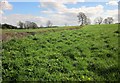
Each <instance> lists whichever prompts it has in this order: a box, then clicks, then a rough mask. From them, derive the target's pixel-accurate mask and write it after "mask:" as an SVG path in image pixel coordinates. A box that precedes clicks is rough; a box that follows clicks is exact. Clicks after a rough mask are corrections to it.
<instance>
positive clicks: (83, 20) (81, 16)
mask: <svg viewBox="0 0 120 83" xmlns="http://www.w3.org/2000/svg"><path fill="white" fill-rule="evenodd" d="M77 17H78V22H79V23H80V26H83V25H90V24H91V20H90V18H88V17H87V16H86V15H85V13H83V12H79V13H78V15H77ZM113 21H114V19H113V18H112V17H107V18H105V19H103V18H102V17H97V18H95V19H94V23H95V24H99V25H100V24H112V23H113ZM17 25H18V27H17V26H13V25H9V24H0V28H2V29H35V28H42V27H43V26H42V25H41V26H40V27H38V25H37V24H36V23H35V22H31V21H25V22H21V21H19V22H18V23H17ZM65 26H67V24H66V23H65ZM46 27H48V28H49V27H57V26H53V23H52V22H51V21H50V20H48V21H47V23H46Z"/></svg>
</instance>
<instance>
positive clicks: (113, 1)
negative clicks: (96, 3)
mask: <svg viewBox="0 0 120 83" xmlns="http://www.w3.org/2000/svg"><path fill="white" fill-rule="evenodd" d="M106 5H112V6H114V5H118V1H117V0H110V1H109V2H108V3H106Z"/></svg>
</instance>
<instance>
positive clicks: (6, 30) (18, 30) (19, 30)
mask: <svg viewBox="0 0 120 83" xmlns="http://www.w3.org/2000/svg"><path fill="white" fill-rule="evenodd" d="M75 27H76V26H66V27H63V26H62V27H54V28H52V27H51V28H37V29H2V32H39V31H49V30H61V29H68V28H75ZM0 30H1V29H0Z"/></svg>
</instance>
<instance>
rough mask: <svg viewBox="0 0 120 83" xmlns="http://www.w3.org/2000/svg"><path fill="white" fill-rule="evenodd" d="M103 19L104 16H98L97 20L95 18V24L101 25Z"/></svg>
mask: <svg viewBox="0 0 120 83" xmlns="http://www.w3.org/2000/svg"><path fill="white" fill-rule="evenodd" d="M102 21H103V18H102V17H97V18H95V20H94V22H95V24H99V25H100V24H101V23H102Z"/></svg>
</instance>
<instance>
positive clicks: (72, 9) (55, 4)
mask: <svg viewBox="0 0 120 83" xmlns="http://www.w3.org/2000/svg"><path fill="white" fill-rule="evenodd" d="M32 1H36V2H32ZM93 1H94V0H91V1H90V0H29V2H28V1H27V0H26V1H25V0H24V1H22V0H16V1H15V0H12V1H11V0H9V2H8V1H7V0H1V2H0V18H2V20H1V22H2V23H8V24H12V25H16V24H17V23H18V21H22V22H25V21H33V22H36V23H37V24H38V25H39V26H40V25H44V26H45V25H46V22H47V21H48V20H50V21H51V22H52V23H53V25H65V24H68V25H79V24H78V18H77V14H78V13H79V12H84V13H85V14H86V16H87V17H89V18H90V19H91V20H92V23H93V20H94V19H95V18H96V17H102V18H103V19H104V18H106V17H108V16H109V17H113V18H114V21H115V22H117V20H118V0H109V1H108V0H106V2H105V0H103V1H102V0H97V1H99V2H97V1H94V2H93ZM100 1H101V2H100Z"/></svg>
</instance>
